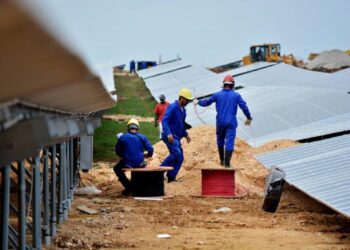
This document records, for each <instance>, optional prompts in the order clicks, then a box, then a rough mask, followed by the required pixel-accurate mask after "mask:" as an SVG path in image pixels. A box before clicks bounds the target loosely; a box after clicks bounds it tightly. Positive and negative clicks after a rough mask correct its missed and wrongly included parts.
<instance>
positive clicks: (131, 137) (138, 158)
mask: <svg viewBox="0 0 350 250" xmlns="http://www.w3.org/2000/svg"><path fill="white" fill-rule="evenodd" d="M145 150H146V151H147V153H148V156H150V157H151V156H152V155H153V146H152V145H151V143H150V142H149V141H148V139H147V137H146V136H145V135H143V134H140V133H130V132H128V133H126V134H123V135H122V136H121V137H120V138H119V139H118V142H117V144H116V145H115V153H116V154H117V155H118V156H119V157H121V158H122V161H123V162H124V164H125V165H126V166H127V167H131V168H133V167H135V168H137V167H140V166H141V164H142V163H143V161H144V159H145V158H144V154H143V152H144V151H145Z"/></svg>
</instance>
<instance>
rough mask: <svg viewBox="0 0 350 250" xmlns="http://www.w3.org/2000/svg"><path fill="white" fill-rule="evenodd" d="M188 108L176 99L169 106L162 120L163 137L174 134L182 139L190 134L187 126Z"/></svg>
mask: <svg viewBox="0 0 350 250" xmlns="http://www.w3.org/2000/svg"><path fill="white" fill-rule="evenodd" d="M185 119H186V109H185V108H183V107H181V106H180V103H179V101H175V102H173V103H172V104H170V105H169V106H168V108H167V109H166V111H165V114H164V116H163V120H162V126H163V133H162V137H164V136H165V137H167V136H168V135H170V134H172V135H173V137H174V138H177V139H179V140H181V138H182V137H186V136H187V135H188V133H187V131H186V128H185Z"/></svg>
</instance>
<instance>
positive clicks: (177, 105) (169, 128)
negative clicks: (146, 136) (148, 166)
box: [161, 88, 193, 182]
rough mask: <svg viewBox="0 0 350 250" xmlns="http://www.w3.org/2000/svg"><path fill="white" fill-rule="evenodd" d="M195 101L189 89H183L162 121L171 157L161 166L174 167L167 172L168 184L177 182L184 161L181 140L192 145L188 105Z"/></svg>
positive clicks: (164, 137) (163, 138)
mask: <svg viewBox="0 0 350 250" xmlns="http://www.w3.org/2000/svg"><path fill="white" fill-rule="evenodd" d="M192 100H193V95H192V93H191V91H190V90H189V89H186V88H185V89H181V90H180V92H179V99H178V100H176V101H175V102H173V103H172V104H170V105H169V106H168V108H167V109H166V111H165V114H164V116H163V120H162V126H163V133H162V140H163V141H164V143H165V144H166V146H167V147H168V150H169V155H168V156H167V157H166V158H165V160H164V161H163V162H162V163H161V166H170V167H173V168H174V169H173V170H170V171H168V172H167V178H168V182H173V181H175V180H176V176H177V174H178V172H179V170H180V168H181V165H182V163H183V161H184V154H183V150H182V147H181V139H182V138H184V137H185V138H186V140H187V143H190V141H191V138H190V136H189V135H188V133H187V131H186V126H185V119H186V109H185V107H186V105H187V104H188V103H190V102H191V101H192Z"/></svg>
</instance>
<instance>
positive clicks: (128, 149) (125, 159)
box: [113, 118, 153, 195]
mask: <svg viewBox="0 0 350 250" xmlns="http://www.w3.org/2000/svg"><path fill="white" fill-rule="evenodd" d="M139 128H140V124H139V122H138V121H137V120H136V119H134V118H131V119H130V120H129V121H128V123H127V129H128V133H126V134H123V135H122V136H121V137H120V138H119V139H118V142H117V143H116V145H115V153H116V154H117V155H118V156H119V157H120V158H121V160H120V161H119V163H118V164H117V165H115V166H114V168H113V170H114V172H115V174H116V175H117V176H118V179H119V181H120V183H121V184H122V185H123V186H124V190H123V191H122V194H123V195H129V194H130V192H131V181H130V180H129V179H128V178H127V177H126V175H125V173H124V171H123V170H122V169H123V168H143V167H145V166H146V163H145V161H144V160H145V156H146V157H152V155H153V146H152V145H151V143H150V142H149V140H148V139H147V137H146V136H145V135H143V134H140V133H139V132H138V131H139ZM144 151H147V154H146V155H144Z"/></svg>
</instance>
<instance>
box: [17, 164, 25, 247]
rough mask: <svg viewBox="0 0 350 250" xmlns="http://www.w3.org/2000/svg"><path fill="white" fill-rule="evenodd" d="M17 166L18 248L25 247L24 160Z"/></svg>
mask: <svg viewBox="0 0 350 250" xmlns="http://www.w3.org/2000/svg"><path fill="white" fill-rule="evenodd" d="M17 166H18V186H19V189H18V239H19V242H18V244H19V249H21V250H24V249H25V248H26V225H27V220H26V181H25V170H24V168H25V167H24V161H20V162H18V163H17Z"/></svg>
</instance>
